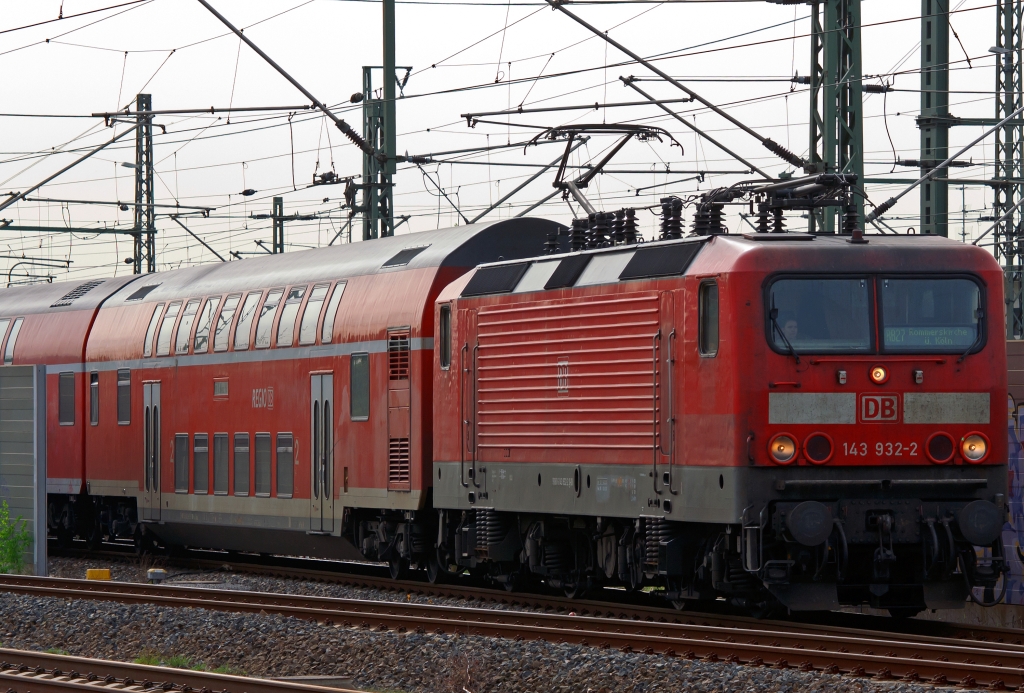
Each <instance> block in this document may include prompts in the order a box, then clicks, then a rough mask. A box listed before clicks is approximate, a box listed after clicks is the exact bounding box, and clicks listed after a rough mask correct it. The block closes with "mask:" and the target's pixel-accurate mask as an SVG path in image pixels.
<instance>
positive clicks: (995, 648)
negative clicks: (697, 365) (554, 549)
mask: <svg viewBox="0 0 1024 693" xmlns="http://www.w3.org/2000/svg"><path fill="white" fill-rule="evenodd" d="M0 591H6V592H14V593H20V594H28V595H35V596H40V597H57V598H66V599H95V600H107V601H117V602H122V603H124V602H128V603H145V604H155V605H160V606H171V607H191V608H205V609H212V610H220V611H234V612H264V613H275V614H281V615H284V616H291V617H295V618H301V619H305V620H308V621H315V622H317V623H319V624H323V625H332V626H336V627H344V628H364V629H374V630H379V631H394V632H397V633H405V632H419V633H438V634H466V635H481V636H489V637H502V638H511V639H517V640H521V639H535V640H547V641H554V642H568V643H578V644H582V645H586V646H594V647H601V648H617V649H620V650H623V651H634V652H645V653H649V654H655V653H660V654H665V655H668V656H677V657H686V658H689V659H702V660H705V661H728V662H733V663H738V664H746V665H750V666H772V667H776V668H790V667H796V668H800V669H802V670H805V671H813V670H818V671H825V672H830V673H837V674H838V673H842V674H852V675H855V676H874V677H876V678H881V679H903V680H906V681H925V682H931V683H935V684H940V685H944V684H960V685H963V686H967V687H973V686H987V687H995V688H999V687H1000V686H1002V687H1006V688H1008V689H1011V690H1024V645H1022V644H1020V642H1002V643H999V642H980V641H972V640H962V639H956V638H943V637H929V636H923V635H914V634H892V633H882V632H877V631H857V630H854V629H830V628H827V627H824V626H812V627H810V628H807V627H805V626H804V624H778V623H765V622H756V621H755V622H749V621H748V622H746V623H744V624H742V625H738V624H735V623H734V624H732V625H721V624H718V625H715V624H712V623H710V622H704V621H703V620H702V621H701V622H696V621H692V622H690V621H683V620H682V619H683V618H684V617H685V615H680V618H679V619H677V620H675V621H670V620H669V618H668V615H669V614H664V615H663V616H664V617H663V618H662V619H654V618H652V619H650V620H647V619H635V618H618V617H608V616H602V617H598V616H592V615H567V614H565V613H538V612H526V611H515V610H501V609H486V608H483V609H482V608H466V607H451V606H440V605H433V604H423V603H411V602H410V603H403V602H382V601H368V600H359V599H339V598H330V597H311V596H303V595H290V594H270V593H259V592H235V591H229V590H218V589H209V588H202V587H176V586H168V585H142V584H137V583H111V582H94V581H85V580H69V579H60V578H36V577H23V576H8V575H4V576H0Z"/></svg>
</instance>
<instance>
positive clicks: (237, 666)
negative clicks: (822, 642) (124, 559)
mask: <svg viewBox="0 0 1024 693" xmlns="http://www.w3.org/2000/svg"><path fill="white" fill-rule="evenodd" d="M100 565H103V566H104V567H106V566H110V567H111V568H112V569H113V577H114V578H115V579H118V580H127V581H139V580H144V579H145V568H146V567H149V566H148V565H146V564H145V563H143V564H141V565H140V564H112V565H111V564H110V563H107V564H101V563H98V562H95V561H84V560H80V559H63V558H60V559H51V563H50V567H51V575H54V576H63V577H82V576H83V575H84V572H85V567H99V566H100ZM171 572H174V571H171ZM169 582H171V583H175V582H177V583H185V584H203V586H209V587H218V588H224V587H228V588H232V589H245V590H261V591H282V592H291V593H302V594H318V595H319V594H323V595H328V596H338V597H357V598H366V599H387V600H398V599H401V600H406V599H414V600H417V601H429V600H433V601H434V603H441V602H444V601H448V600H444V599H440V598H436V597H430V598H428V597H423V596H417V595H405V594H396V593H393V592H384V591H381V590H369V589H360V588H352V587H347V586H343V585H335V584H330V583H317V582H309V581H301V580H288V579H285V578H268V577H260V576H253V575H249V574H245V573H228V572H211V573H187V574H186V573H178V574H176V575H175V576H174V578H173V579H172V580H170V581H169ZM204 583H205V584H204ZM211 583H218V584H211ZM451 601H452V602H453V603H456V604H460V605H464V604H465V602H463V601H461V600H451ZM0 642H2V644H3V646H5V647H14V648H19V649H37V650H38V649H42V650H45V649H51V648H57V649H60V650H63V651H66V652H67V653H69V654H74V655H81V656H86V657H100V658H106V659H117V660H124V661H132V660H135V659H136V658H139V657H140V656H142V657H144V658H147V661H149V662H154V661H156V660H162V661H164V662H167V661H168V660H171V661H172V662H175V663H177V664H179V665H191V666H203V667H205V668H207V669H215V668H218V667H221V668H222V670H228V671H231V672H234V673H242V672H244V673H246V674H249V675H252V676H266V677H279V676H305V675H318V676H351V677H354V680H355V685H356V686H357V687H359V688H360V689H365V690H370V691H387V693H463V691H464V690H465V691H469V692H470V693H484V692H494V693H505V692H509V693H512V692H513V691H514V692H515V693H523V692H529V691H537V692H544V693H548V692H558V693H563V692H565V693H655V692H660V691H665V692H666V693H668V692H672V693H679V692H681V691H686V692H687V693H689V692H691V691H693V692H700V693H704V692H708V693H711V692H714V693H726V692H732V691H736V692H740V691H742V692H744V693H746V692H748V691H756V692H758V693H797V692H800V693H803V692H804V691H821V692H823V693H824V692H825V691H829V692H832V691H835V692H837V693H875V692H878V693H926V692H928V693H931V692H934V691H937V692H940V693H941V692H943V691H949V692H952V691H953V690H956V689H953V688H948V689H943V688H933V687H931V686H922V685H911V684H906V683H901V682H880V681H874V680H871V679H863V678H852V677H846V676H833V675H828V674H821V673H816V672H801V671H799V670H796V669H785V670H778V669H769V668H764V667H745V666H738V665H733V664H728V663H707V662H700V661H697V662H691V661H688V660H685V659H674V658H668V657H663V656H660V655H645V654H640V653H623V652H619V651H617V650H603V649H599V648H594V647H583V646H579V645H567V644H552V643H543V642H532V641H521V642H515V641H512V640H502V639H491V638H484V637H476V636H451V635H436V634H417V633H406V634H400V633H395V632H378V631H369V630H363V629H359V628H344V627H336V626H326V625H325V626H318V625H314V624H310V623H309V622H306V621H300V620H298V619H293V618H286V617H281V616H276V615H267V614H232V613H223V612H211V611H207V610H205V609H181V608H168V607H155V606H145V605H120V604H116V603H111V602H93V601H88V600H74V601H71V600H64V599H41V598H35V597H27V596H20V595H0Z"/></svg>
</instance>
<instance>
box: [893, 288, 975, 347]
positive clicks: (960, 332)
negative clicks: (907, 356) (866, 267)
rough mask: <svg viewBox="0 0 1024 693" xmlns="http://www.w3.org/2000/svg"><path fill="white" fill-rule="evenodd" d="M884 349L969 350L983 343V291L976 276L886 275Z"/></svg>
mask: <svg viewBox="0 0 1024 693" xmlns="http://www.w3.org/2000/svg"><path fill="white" fill-rule="evenodd" d="M879 289H880V293H881V297H880V298H881V300H880V301H879V303H880V304H881V307H882V315H881V323H882V348H883V349H885V351H889V352H893V351H895V352H903V351H915V352H921V351H925V352H946V351H948V352H952V353H957V354H960V353H963V352H964V350H973V349H974V348H975V347H977V346H980V344H979V343H980V342H981V338H982V329H981V318H982V308H981V306H982V304H981V289H980V287H979V286H978V285H977V284H976V283H975V282H973V281H971V280H970V279H966V278H960V277H956V278H953V277H949V278H934V279H931V278H929V279H916V278H915V279H895V278H889V279H882V280H881V281H880V282H879Z"/></svg>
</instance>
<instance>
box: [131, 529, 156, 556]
mask: <svg viewBox="0 0 1024 693" xmlns="http://www.w3.org/2000/svg"><path fill="white" fill-rule="evenodd" d="M158 550H159V547H158V546H157V543H156V537H155V536H153V534H152V533H151V532H146V531H144V530H143V529H142V525H138V526H137V527H136V528H135V553H136V554H137V555H139V556H143V555H150V556H152V555H154V554H156V553H157V551H158Z"/></svg>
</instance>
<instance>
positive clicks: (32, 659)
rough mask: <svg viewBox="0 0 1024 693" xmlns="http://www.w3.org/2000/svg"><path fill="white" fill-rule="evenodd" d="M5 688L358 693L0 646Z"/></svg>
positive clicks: (39, 692)
mask: <svg viewBox="0 0 1024 693" xmlns="http://www.w3.org/2000/svg"><path fill="white" fill-rule="evenodd" d="M0 687H3V688H5V689H6V691H7V693H12V692H13V693H69V692H73V691H92V692H93V693H95V692H96V691H103V690H112V691H125V690H127V691H167V692H170V691H178V692H180V693H358V692H357V691H352V690H346V689H339V688H325V687H322V686H312V685H309V684H303V683H294V682H290V681H278V680H274V679H257V678H250V677H243V676H232V675H230V674H215V673H211V672H205V671H192V670H189V669H173V668H170V667H157V666H149V665H145V664H128V663H125V662H113V661H109V660H104V659H87V658H85V657H72V656H68V655H56V654H49V653H44V652H28V651H25V650H12V649H6V648H0Z"/></svg>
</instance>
